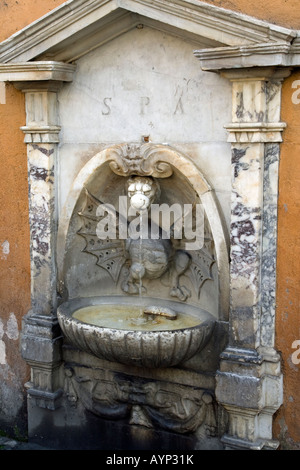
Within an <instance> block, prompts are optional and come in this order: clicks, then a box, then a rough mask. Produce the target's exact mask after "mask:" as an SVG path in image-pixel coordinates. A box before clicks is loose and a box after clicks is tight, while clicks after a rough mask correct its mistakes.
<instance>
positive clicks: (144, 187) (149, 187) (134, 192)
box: [127, 176, 159, 212]
mask: <svg viewBox="0 0 300 470" xmlns="http://www.w3.org/2000/svg"><path fill="white" fill-rule="evenodd" d="M158 191H159V186H158V183H157V182H156V181H154V180H153V179H152V178H148V177H141V176H133V177H131V178H129V180H128V181H127V193H128V197H129V199H130V205H131V207H133V209H135V210H136V211H138V212H140V211H143V210H148V209H149V207H150V205H151V204H152V203H153V201H154V199H155V197H156V195H157V192H158Z"/></svg>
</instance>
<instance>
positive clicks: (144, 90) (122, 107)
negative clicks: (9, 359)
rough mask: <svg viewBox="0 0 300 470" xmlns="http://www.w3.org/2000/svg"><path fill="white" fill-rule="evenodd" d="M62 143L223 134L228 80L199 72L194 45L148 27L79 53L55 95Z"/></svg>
mask: <svg viewBox="0 0 300 470" xmlns="http://www.w3.org/2000/svg"><path fill="white" fill-rule="evenodd" d="M59 102H60V121H61V122H60V124H61V125H62V140H63V143H70V142H72V143H85V142H89V143H103V142H109V143H110V142H123V141H138V142H140V141H141V139H142V136H150V137H149V138H150V141H152V142H160V143H170V142H174V141H176V142H199V141H205V142H220V141H226V138H227V135H226V131H225V129H224V128H223V126H224V123H227V122H229V121H230V119H231V85H230V83H229V82H228V81H227V80H226V79H224V78H221V77H220V76H218V75H217V74H211V73H205V72H202V71H201V69H200V66H199V62H198V61H197V59H196V58H195V57H194V56H193V44H191V43H189V42H188V41H183V40H182V39H179V38H176V37H173V36H170V35H167V34H165V33H162V32H160V31H158V30H153V29H151V28H148V27H144V28H142V29H137V28H135V29H134V30H132V31H130V32H128V33H126V34H124V35H122V36H121V38H119V39H118V38H117V39H115V40H113V41H111V42H109V43H108V44H105V45H103V46H102V47H100V48H98V49H96V50H94V51H92V52H90V53H89V54H87V55H86V56H84V57H82V58H81V59H79V60H78V63H77V71H76V73H75V76H74V81H73V83H70V84H66V85H65V86H64V88H63V89H62V91H61V92H60V94H59Z"/></svg>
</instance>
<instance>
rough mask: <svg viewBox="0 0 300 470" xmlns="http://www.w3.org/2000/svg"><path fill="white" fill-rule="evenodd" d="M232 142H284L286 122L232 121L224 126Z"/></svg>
mask: <svg viewBox="0 0 300 470" xmlns="http://www.w3.org/2000/svg"><path fill="white" fill-rule="evenodd" d="M224 127H225V129H227V131H228V133H229V135H228V139H227V142H231V143H240V144H245V143H271V142H282V131H283V130H284V129H285V127H286V123H284V122H232V123H230V124H227V125H225V126H224Z"/></svg>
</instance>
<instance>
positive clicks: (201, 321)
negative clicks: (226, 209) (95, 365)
mask: <svg viewBox="0 0 300 470" xmlns="http://www.w3.org/2000/svg"><path fill="white" fill-rule="evenodd" d="M92 160H94V161H95V165H98V167H93V166H91V162H89V164H88V165H89V166H90V167H91V168H93V173H92V174H89V170H88V169H87V168H84V169H83V170H82V173H81V174H83V175H84V177H85V182H84V184H83V185H82V183H83V182H81V188H82V190H81V191H80V193H79V192H78V194H77V196H78V200H75V201H74V210H73V213H72V216H71V218H70V219H69V218H68V217H67V218H66V220H65V221H63V224H62V226H61V228H60V232H61V243H62V247H61V249H62V250H63V253H62V254H61V256H60V259H62V260H63V261H64V263H63V265H62V266H61V273H60V276H61V278H60V286H61V291H62V292H61V293H62V297H63V298H65V299H66V302H63V303H62V304H61V305H60V306H59V308H58V320H59V323H60V326H61V328H62V331H63V332H64V333H65V335H66V337H67V338H68V339H69V341H70V342H71V344H74V345H76V346H77V347H79V348H80V349H83V350H85V351H87V352H88V353H92V354H95V355H96V356H98V357H100V358H102V357H105V358H106V359H109V360H112V361H117V362H121V363H124V364H129V365H135V366H142V367H156V368H157V367H169V366H174V365H177V364H179V363H182V362H184V361H186V360H188V359H190V358H191V357H192V356H194V355H195V353H196V352H199V351H200V350H201V349H202V348H203V347H204V346H205V345H206V344H207V342H208V340H209V338H210V336H211V334H212V331H213V328H214V325H215V321H216V319H218V317H219V314H218V308H219V278H218V272H219V271H220V270H219V269H213V268H214V264H216V265H217V264H218V263H219V261H220V260H219V259H218V255H220V253H216V248H215V242H214V237H213V231H216V230H218V229H219V228H220V227H221V221H220V220H218V219H217V220H215V219H213V217H212V214H211V213H210V212H211V211H212V209H215V210H216V208H215V207H214V206H215V204H214V201H213V199H212V198H211V197H210V201H209V203H210V204H211V207H210V206H209V207H208V211H209V212H208V215H209V216H210V217H211V220H212V223H213V231H212V229H211V227H210V225H209V221H208V218H207V214H206V212H205V202H204V204H202V203H201V195H202V194H203V193H204V192H208V193H209V192H210V188H209V185H208V183H207V182H206V181H205V179H204V178H203V176H202V175H201V174H199V171H197V170H196V169H195V168H193V163H192V162H191V161H189V160H188V158H187V157H185V156H183V155H180V154H179V153H178V152H176V151H175V150H174V149H171V148H169V147H167V146H162V145H152V144H144V145H141V146H139V145H137V144H132V145H131V144H123V145H118V146H113V147H110V148H108V149H105V150H104V151H103V152H100V154H98V155H96V156H95V157H93V159H92ZM183 164H184V165H185V166H186V167H187V166H190V167H191V168H190V170H192V172H193V176H194V180H195V181H194V185H195V188H194V187H193V186H192V184H191V183H190V181H189V179H188V178H187V177H186V176H185V175H183V174H181V173H180V169H181V167H182V165H183ZM175 165H176V166H175ZM184 171H186V169H184ZM81 174H79V175H78V182H79V180H80V179H81ZM99 175H101V176H102V177H101V176H99ZM103 175H104V176H103ZM146 175H147V176H146ZM101 181H102V184H101ZM99 182H100V184H99ZM76 186H77V185H76ZM78 186H79V184H78ZM79 188H80V186H79ZM90 188H91V189H90ZM92 191H93V192H92ZM95 191H96V195H95ZM197 191H198V192H197ZM74 196H75V195H74ZM75 197H76V196H75ZM104 199H105V202H104ZM68 206H69V207H70V206H71V203H70V204H68ZM80 208H81V209H80ZM116 208H118V209H116ZM79 209H80V210H79ZM130 214H131V216H130ZM189 225H190V227H189ZM218 226H219V227H218ZM78 227H80V228H79V229H78ZM59 235H60V233H59ZM186 236H188V237H189V239H188V238H186ZM191 237H192V238H193V240H191ZM217 244H218V248H219V251H220V250H222V245H223V246H224V247H226V245H225V239H223V240H217ZM80 247H81V249H80ZM186 247H187V248H189V247H190V249H189V250H187V249H186ZM225 253H226V252H225ZM222 257H223V261H224V258H225V256H224V254H222ZM95 266H96V268H95ZM95 269H96V270H98V272H97V271H95ZM212 271H214V274H212ZM221 271H222V269H221ZM183 279H184V280H183ZM207 281H209V282H210V283H211V284H212V286H209V289H208V290H207V292H205V288H204V286H205V283H206V282H207ZM185 284H187V286H188V287H187V286H186V285H185ZM203 291H204V292H203ZM74 295H76V297H75V298H73V297H74ZM68 296H70V297H71V300H69V299H68ZM202 297H204V298H203V300H202ZM200 298H201V301H200Z"/></svg>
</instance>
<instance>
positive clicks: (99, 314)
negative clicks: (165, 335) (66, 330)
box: [72, 304, 201, 331]
mask: <svg viewBox="0 0 300 470" xmlns="http://www.w3.org/2000/svg"><path fill="white" fill-rule="evenodd" d="M72 316H73V318H75V319H76V320H79V321H81V322H83V323H88V324H90V325H96V326H100V327H108V328H116V329H121V330H135V331H137V330H139V331H165V330H168V331H170V330H179V329H183V328H192V327H194V326H196V325H199V324H200V323H201V320H199V318H197V317H195V316H194V315H191V314H188V313H177V316H176V318H175V319H172V320H171V319H169V318H167V317H165V316H160V315H153V316H152V315H149V316H148V315H144V314H143V312H142V313H141V308H140V307H139V306H130V309H129V308H128V306H124V305H109V304H106V305H105V304H102V305H101V306H99V305H98V306H97V305H91V306H88V307H83V308H81V309H78V310H76V311H75V312H74V313H73V315H72Z"/></svg>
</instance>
